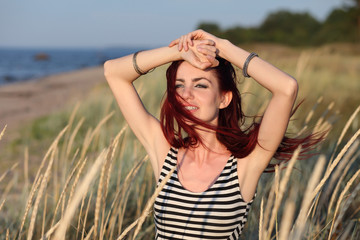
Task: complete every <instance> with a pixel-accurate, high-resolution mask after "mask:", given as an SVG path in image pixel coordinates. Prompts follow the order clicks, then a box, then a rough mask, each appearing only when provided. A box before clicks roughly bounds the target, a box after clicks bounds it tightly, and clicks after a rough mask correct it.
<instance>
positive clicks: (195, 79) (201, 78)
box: [192, 77, 212, 84]
mask: <svg viewBox="0 0 360 240" xmlns="http://www.w3.org/2000/svg"><path fill="white" fill-rule="evenodd" d="M200 80H206V81H208V82H209V83H210V84H212V82H211V81H210V80H209V79H207V78H206V77H198V78H193V80H192V81H193V82H198V81H200Z"/></svg>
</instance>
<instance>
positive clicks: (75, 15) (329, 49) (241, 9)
mask: <svg viewBox="0 0 360 240" xmlns="http://www.w3.org/2000/svg"><path fill="white" fill-rule="evenodd" d="M198 28H202V29H204V30H205V31H208V32H210V33H212V34H214V35H216V36H218V37H221V38H226V39H228V40H230V41H231V42H233V43H235V44H237V45H239V46H240V47H242V48H244V49H246V50H248V51H249V52H252V51H254V52H257V53H258V54H259V56H260V57H262V58H263V59H265V60H267V61H269V62H270V63H272V64H274V65H275V66H277V67H279V68H280V69H282V70H284V71H285V72H287V73H289V74H290V75H292V76H294V77H295V78H296V79H297V81H298V83H299V93H298V98H297V99H298V103H300V102H302V104H301V106H300V108H299V109H298V110H297V112H296V114H295V115H294V116H293V118H292V119H291V121H290V123H289V128H288V133H287V134H289V135H291V136H298V135H301V134H303V133H307V134H310V133H314V132H315V133H319V132H326V139H325V141H324V142H323V143H322V144H320V145H319V146H318V147H317V148H316V149H315V151H314V154H313V155H311V156H310V158H309V159H307V160H304V161H296V164H295V166H294V170H293V172H292V174H291V176H290V177H287V178H284V172H285V171H280V173H279V174H278V175H276V176H277V177H276V178H274V176H275V174H263V177H262V179H261V180H260V182H259V185H258V189H257V197H256V198H255V201H254V203H253V207H252V209H251V211H250V215H249V221H248V223H247V224H246V226H245V230H244V234H243V235H242V239H267V240H268V239H278V237H279V231H280V235H281V236H282V237H280V239H294V238H291V237H289V238H288V237H287V236H289V234H294V233H296V234H300V235H301V236H302V237H303V238H299V239H359V237H360V222H359V219H360V214H359V212H360V207H359V206H360V198H359V197H358V196H359V192H360V178H359V176H360V171H359V169H360V147H359V145H360V142H359V134H360V132H359V126H360V116H359V112H360V106H359V104H360V94H359V93H360V1H359V0H301V1H298V0H273V1H268V0H254V1H239V0H221V1H219V0H196V1H194V0H182V1H179V0H171V1H169V0H158V1H148V0H135V1H134V0H121V1H118V0H107V1H96V0H77V1H70V0H62V1H48V0H32V1H20V0H12V1H5V0H3V1H0V240H1V239H15V238H16V239H24V238H25V237H27V239H39V238H41V239H48V238H49V237H51V236H53V234H54V232H55V231H57V229H60V227H59V225H60V224H63V221H62V220H63V219H64V216H65V215H66V216H70V217H69V218H68V220H67V222H66V224H68V225H67V226H70V227H69V228H68V231H67V235H66V236H67V238H66V239H84V238H85V239H89V238H94V239H97V238H99V239H115V238H116V237H118V236H120V235H121V234H122V233H124V229H125V228H126V227H128V226H130V224H131V223H133V222H134V221H137V219H139V218H140V217H141V216H142V213H143V209H144V208H145V206H146V203H147V202H148V200H149V198H150V197H151V195H152V194H153V191H154V189H155V186H156V183H155V180H154V176H153V171H152V170H151V165H150V163H149V161H147V157H146V152H145V150H144V149H143V147H142V146H141V145H140V143H139V142H138V141H137V140H136V138H135V137H134V136H133V134H132V132H131V131H130V130H129V129H128V128H127V125H126V122H125V120H124V119H123V117H122V114H121V113H120V111H119V109H118V106H117V104H116V102H115V100H114V97H113V95H112V93H111V91H110V89H109V87H108V85H107V83H106V81H105V79H104V76H103V67H102V66H103V63H104V62H105V61H106V60H108V59H111V58H116V57H121V56H124V55H127V54H131V53H133V52H135V51H138V50H143V49H149V48H154V47H161V46H166V45H168V43H170V42H171V41H172V40H174V39H176V38H178V37H180V36H181V35H183V34H186V33H188V32H190V31H193V30H195V29H198ZM166 67H167V65H165V66H161V67H158V68H156V69H155V71H153V72H151V73H149V74H146V75H144V76H142V77H140V78H139V80H137V81H136V82H135V86H136V87H137V89H138V92H139V95H140V96H141V98H142V99H143V102H144V105H145V106H146V108H147V109H148V110H149V112H150V113H152V114H153V115H154V116H156V117H159V111H160V104H161V101H162V98H163V96H164V92H165V89H166V88H165V84H166V79H165V70H166ZM237 71H239V69H237ZM238 73H239V74H238V84H239V89H240V92H241V94H242V99H243V100H242V102H243V110H244V112H245V114H246V115H248V116H250V118H249V119H250V120H252V118H251V116H255V115H261V113H262V111H263V110H264V108H265V107H266V104H267V101H268V99H269V96H270V95H269V93H268V91H266V90H265V89H263V88H262V87H260V86H259V85H258V84H256V83H255V81H253V80H252V79H244V78H243V77H242V75H241V72H240V71H239V72H238ZM303 100H304V101H303ZM320 160H322V161H320ZM318 163H322V164H323V166H322V168H321V166H320V168H319V169H320V170H319V171H318V172H317V175H316V174H313V169H315V165H316V164H318ZM93 166H95V169H93ZM321 169H322V170H321ZM91 172H92V173H93V175H91V178H88V179H91V182H84V179H85V177H86V176H89V174H90V173H91ZM312 176H317V177H315V179H313V184H312V185H311V184H310V181H309V179H310V178H311V177H312ZM280 180H281V182H283V181H284V182H288V185H286V186H287V187H285V188H284V189H283V190H284V198H283V199H282V198H281V197H279V191H280V189H278V188H277V187H279V182H280ZM86 184H87V185H86ZM314 184H315V185H316V186H317V188H316V189H314V186H315V185H314ZM80 185H81V186H83V188H81V189H80V190H79V188H78V187H79V186H80ZM312 191H313V192H312ZM309 193H311V194H313V195H312V196H313V197H312V198H309ZM307 194H308V195H307ZM314 194H315V195H314ZM271 196H272V197H273V198H272V197H271ZM274 196H275V197H274ZM306 197H308V198H306ZM74 199H78V200H77V201H75V200H74ZM264 199H265V200H264ZM304 199H307V200H308V202H307V203H309V204H310V205H311V207H310V205H306V204H305V205H304V201H303V200H304ZM309 199H310V200H309ZM263 200H264V206H263V205H261V202H262V201H263ZM275 201H276V202H277V203H276V204H275ZM285 203H286V204H285ZM275 205H276V206H278V208H276V207H275ZM74 206H75V207H74ZM289 206H290V207H289ZM263 207H264V208H263ZM291 207H292V208H291ZM71 209H72V210H71ZM262 209H264V210H262ZM302 212H306V213H309V214H310V213H311V214H310V215H307V217H305V218H301V217H302V216H303V215H301V214H299V213H302ZM285 217H286V218H285ZM264 219H265V220H264ZM266 219H267V220H266ZM283 219H285V220H283ZM295 221H296V224H295ZM266 223H268V224H266ZM283 223H284V225H285V224H286V223H288V225H289V224H290V225H291V226H290V227H289V226H288V225H285V227H282V226H283V225H282V224H283ZM64 224H65V223H64ZM279 226H281V227H279ZM286 226H288V228H286ZM139 229H140V232H138V233H134V231H133V230H134V229H132V230H131V231H130V232H129V233H128V236H129V238H128V239H130V237H133V239H153V238H154V224H153V219H152V217H151V214H150V217H147V218H146V220H145V222H144V224H143V226H142V227H141V226H139ZM284 229H285V230H284ZM291 229H293V230H294V231H293V232H292V233H290V230H291ZM260 232H262V233H264V234H263V235H259V234H260Z"/></svg>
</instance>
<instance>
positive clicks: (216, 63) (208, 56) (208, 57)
mask: <svg viewBox="0 0 360 240" xmlns="http://www.w3.org/2000/svg"><path fill="white" fill-rule="evenodd" d="M206 58H207V59H208V60H209V62H210V63H211V66H212V67H217V66H219V61H218V60H217V59H216V58H215V57H213V56H210V55H207V56H206Z"/></svg>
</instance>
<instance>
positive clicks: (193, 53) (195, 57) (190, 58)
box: [180, 39, 219, 69]
mask: <svg viewBox="0 0 360 240" xmlns="http://www.w3.org/2000/svg"><path fill="white" fill-rule="evenodd" d="M180 51H181V58H182V59H183V60H185V61H187V62H189V63H190V64H192V65H193V66H195V67H197V68H200V69H206V68H209V67H216V66H218V65H219V61H218V60H216V53H217V48H216V47H215V43H214V42H213V41H212V40H208V39H207V40H195V41H193V46H189V47H188V50H187V51H185V49H182V50H180Z"/></svg>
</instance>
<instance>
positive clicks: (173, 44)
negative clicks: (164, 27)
mask: <svg viewBox="0 0 360 240" xmlns="http://www.w3.org/2000/svg"><path fill="white" fill-rule="evenodd" d="M178 43H179V39H175V40H173V41H171V43H170V44H169V47H173V46H175V45H176V44H178Z"/></svg>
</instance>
